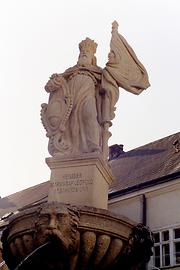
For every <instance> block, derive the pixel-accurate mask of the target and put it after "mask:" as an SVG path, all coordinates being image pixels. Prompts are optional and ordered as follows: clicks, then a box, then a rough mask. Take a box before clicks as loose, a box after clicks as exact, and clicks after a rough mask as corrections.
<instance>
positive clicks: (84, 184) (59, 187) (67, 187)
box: [50, 173, 93, 194]
mask: <svg viewBox="0 0 180 270" xmlns="http://www.w3.org/2000/svg"><path fill="white" fill-rule="evenodd" d="M92 184H93V179H91V178H85V177H83V175H82V173H66V174H64V175H62V178H61V180H59V181H54V182H51V184H50V185H51V187H52V188H54V190H55V191H56V192H57V193H59V194H62V193H71V192H88V190H89V187H90V186H92Z"/></svg>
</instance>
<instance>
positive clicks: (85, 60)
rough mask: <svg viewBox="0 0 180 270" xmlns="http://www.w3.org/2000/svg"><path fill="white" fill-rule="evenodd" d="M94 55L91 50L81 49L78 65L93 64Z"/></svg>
mask: <svg viewBox="0 0 180 270" xmlns="http://www.w3.org/2000/svg"><path fill="white" fill-rule="evenodd" d="M92 60H93V55H92V53H91V52H89V51H81V52H80V54H79V58H78V65H80V66H89V65H92Z"/></svg>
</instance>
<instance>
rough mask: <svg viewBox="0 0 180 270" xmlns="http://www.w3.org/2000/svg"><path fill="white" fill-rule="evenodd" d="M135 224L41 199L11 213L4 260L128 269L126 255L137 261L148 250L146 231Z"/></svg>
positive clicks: (69, 269)
mask: <svg viewBox="0 0 180 270" xmlns="http://www.w3.org/2000/svg"><path fill="white" fill-rule="evenodd" d="M134 225H135V224H133V223H132V222H131V221H130V220H128V219H126V218H124V217H123V218H122V217H118V216H116V215H114V214H111V213H109V211H107V210H102V209H97V208H90V207H75V206H70V205H65V204H59V203H44V204H41V205H39V206H34V207H31V208H29V209H28V210H25V211H22V212H21V213H19V214H17V215H15V216H14V217H12V219H11V221H10V224H9V226H8V228H7V229H6V231H4V233H3V237H2V241H3V245H4V251H5V255H6V256H5V259H6V262H7V264H8V265H9V267H10V268H12V269H14V268H15V266H17V265H18V264H19V263H20V262H21V261H23V260H24V259H25V258H26V260H25V261H24V263H23V268H22V269H37V268H34V267H37V266H38V267H40V269H47V270H49V269H64V270H77V269H78V270H87V269H97V267H98V269H102V270H103V269H104V270H105V269H112V270H113V269H116V267H118V268H119V269H120V268H121V267H122V269H127V270H128V269H131V266H132V265H131V264H130V263H129V258H132V261H133V262H134V264H133V265H139V264H140V263H141V262H142V261H144V259H145V258H147V257H148V256H149V253H150V252H151V242H152V241H151V238H150V237H149V236H150V234H149V232H148V231H147V229H146V228H144V227H142V228H143V229H142V228H140V229H136V230H135V229H133V228H136V227H134ZM143 230H144V231H143ZM139 231H140V234H139ZM142 231H143V233H142ZM143 237H144V238H143ZM148 237H149V238H148ZM145 239H148V240H145ZM148 241H149V242H148ZM136 249H137V250H138V251H141V254H139V253H138V254H139V255H140V256H139V257H138V256H135V258H136V260H134V257H133V254H136ZM143 249H144V250H146V254H144V253H143V252H142V250H143ZM142 254H144V255H142ZM28 256H29V260H28V259H27V257H28ZM126 265H127V266H128V267H124V266H126ZM42 267H43V268H42Z"/></svg>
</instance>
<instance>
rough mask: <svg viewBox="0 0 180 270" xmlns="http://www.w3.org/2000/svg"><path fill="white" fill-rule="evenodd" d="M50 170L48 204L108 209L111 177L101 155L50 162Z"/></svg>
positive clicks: (48, 161) (57, 159)
mask: <svg viewBox="0 0 180 270" xmlns="http://www.w3.org/2000/svg"><path fill="white" fill-rule="evenodd" d="M46 162H47V164H48V166H49V167H50V169H51V179H50V189H49V195H48V201H49V202H53V201H55V202H61V203H70V204H76V205H85V206H92V207H97V208H102V209H107V202H108V189H109V185H110V184H111V183H112V174H111V171H110V169H109V167H108V166H107V163H105V162H104V160H103V159H102V158H101V156H100V155H99V156H98V155H95V154H94V155H93V154H91V155H90V154H89V155H82V156H81V157H80V156H79V157H71V158H63V159H62V158H47V159H46Z"/></svg>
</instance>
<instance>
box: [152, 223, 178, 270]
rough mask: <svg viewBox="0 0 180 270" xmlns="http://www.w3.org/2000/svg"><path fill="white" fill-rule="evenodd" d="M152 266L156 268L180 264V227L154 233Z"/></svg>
mask: <svg viewBox="0 0 180 270" xmlns="http://www.w3.org/2000/svg"><path fill="white" fill-rule="evenodd" d="M154 241H155V244H154V252H153V266H152V267H150V268H149V269H158V268H163V267H168V266H176V265H180V228H173V229H167V230H163V231H160V232H155V233H154Z"/></svg>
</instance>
